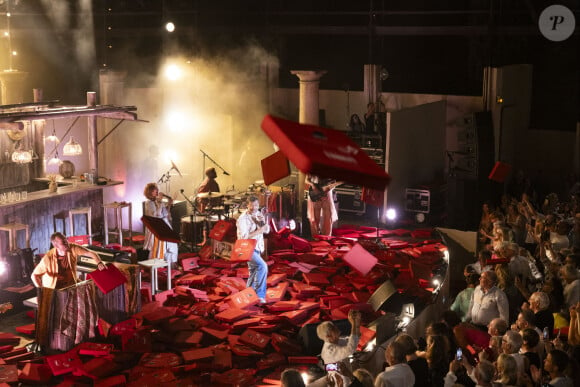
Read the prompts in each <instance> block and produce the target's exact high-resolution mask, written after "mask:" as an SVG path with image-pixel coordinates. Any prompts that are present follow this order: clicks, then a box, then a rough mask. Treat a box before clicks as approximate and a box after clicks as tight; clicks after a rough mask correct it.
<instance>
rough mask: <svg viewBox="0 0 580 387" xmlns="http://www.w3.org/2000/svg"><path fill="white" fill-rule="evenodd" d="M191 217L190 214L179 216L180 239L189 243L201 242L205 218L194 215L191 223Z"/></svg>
mask: <svg viewBox="0 0 580 387" xmlns="http://www.w3.org/2000/svg"><path fill="white" fill-rule="evenodd" d="M191 218H192V217H191V216H184V217H182V218H181V229H180V235H181V240H182V241H184V242H189V243H201V242H203V223H204V221H205V218H204V217H203V216H194V217H193V223H192V221H191Z"/></svg>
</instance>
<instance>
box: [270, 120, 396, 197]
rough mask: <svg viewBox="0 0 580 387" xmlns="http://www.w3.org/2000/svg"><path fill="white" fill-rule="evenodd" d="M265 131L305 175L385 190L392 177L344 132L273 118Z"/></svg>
mask: <svg viewBox="0 0 580 387" xmlns="http://www.w3.org/2000/svg"><path fill="white" fill-rule="evenodd" d="M262 129H263V131H264V132H265V133H266V134H267V135H268V137H270V139H271V140H272V141H274V143H276V144H277V145H278V146H279V147H280V151H281V152H282V153H284V155H285V156H286V157H288V159H289V160H290V161H291V162H292V163H293V164H294V165H296V167H297V168H298V169H299V170H300V171H301V172H304V173H310V174H314V175H317V176H320V177H330V178H333V179H336V180H342V181H347V182H349V183H353V184H358V185H362V186H365V187H369V188H375V189H385V188H386V186H387V184H388V183H389V180H390V177H389V175H388V174H387V173H386V172H385V170H384V168H382V167H380V166H379V165H378V164H377V163H376V162H375V161H374V160H372V159H371V158H370V157H369V156H368V155H367V154H366V152H364V151H363V150H362V149H361V148H360V147H359V146H358V145H357V144H356V143H355V142H354V141H353V140H352V139H350V138H349V137H348V136H347V135H346V134H345V133H344V132H343V131H340V130H333V129H327V128H322V127H319V126H315V125H303V124H299V123H297V122H293V121H289V120H285V119H282V118H278V117H273V116H271V115H266V116H265V117H264V119H263V121H262Z"/></svg>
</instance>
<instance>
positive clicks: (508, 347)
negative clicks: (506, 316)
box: [501, 330, 526, 374]
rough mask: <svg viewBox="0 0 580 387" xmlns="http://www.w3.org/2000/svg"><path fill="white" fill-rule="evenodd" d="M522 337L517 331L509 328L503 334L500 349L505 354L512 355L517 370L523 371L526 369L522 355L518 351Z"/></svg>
mask: <svg viewBox="0 0 580 387" xmlns="http://www.w3.org/2000/svg"><path fill="white" fill-rule="evenodd" d="M522 344H523V339H522V336H521V335H520V334H519V332H516V331H512V330H509V331H507V332H506V333H505V335H503V338H502V344H501V349H502V351H503V353H505V354H506V355H510V356H512V357H513V358H514V359H515V361H516V363H517V365H518V372H520V373H522V374H523V373H524V372H525V371H526V367H525V361H524V355H522V354H521V353H520V348H521V347H522Z"/></svg>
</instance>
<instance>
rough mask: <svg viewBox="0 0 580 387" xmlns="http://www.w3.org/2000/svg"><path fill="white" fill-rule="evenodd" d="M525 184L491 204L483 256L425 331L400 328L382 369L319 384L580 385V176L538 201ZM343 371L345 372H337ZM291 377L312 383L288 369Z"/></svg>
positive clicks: (483, 227)
mask: <svg viewBox="0 0 580 387" xmlns="http://www.w3.org/2000/svg"><path fill="white" fill-rule="evenodd" d="M518 177H519V175H518ZM526 183H529V181H528V180H526V179H521V180H518V179H515V182H514V183H513V184H512V186H511V187H508V188H510V189H508V191H510V192H511V193H512V194H511V195H510V194H508V193H506V194H504V195H503V196H502V198H501V200H500V201H499V203H498V205H497V206H494V205H493V204H492V203H491V202H487V203H485V204H484V205H483V207H482V216H481V222H480V225H479V230H478V231H477V235H478V248H477V250H478V252H477V256H476V257H475V258H474V262H473V263H471V264H469V265H467V266H466V267H465V269H464V277H465V284H466V287H465V289H463V290H462V291H460V292H459V293H458V294H456V295H451V296H452V297H453V298H454V301H453V303H452V304H451V306H450V308H449V310H446V311H444V312H443V314H442V316H441V320H440V321H437V322H433V323H431V324H430V325H429V326H428V327H427V329H426V332H425V336H424V337H423V338H419V337H411V336H409V335H407V334H405V333H399V334H398V335H397V336H396V337H394V338H392V339H390V340H389V341H388V342H387V346H386V350H385V362H386V368H385V369H384V371H383V372H381V373H379V374H378V375H374V376H373V375H371V374H370V373H369V372H368V371H366V370H362V369H359V370H356V371H355V373H353V372H351V371H352V370H350V369H347V368H348V367H343V366H342V365H341V366H339V367H338V371H333V372H329V375H331V376H332V377H327V378H326V379H324V381H322V382H321V380H318V381H317V382H318V383H321V384H319V385H332V386H360V385H362V386H373V385H374V386H377V387H378V386H381V387H382V386H396V387H407V386H435V387H439V386H444V387H451V386H466V387H472V386H486V387H487V386H518V387H520V386H526V387H531V386H541V387H544V386H553V387H572V386H580V366H579V361H580V360H579V359H580V324H579V321H578V311H579V310H580V189H578V186H579V184H578V183H576V185H575V191H572V192H568V195H567V196H566V197H562V198H559V197H558V195H556V194H553V193H552V194H548V195H545V197H544V198H542V199H541V200H538V198H537V195H534V194H533V191H532V190H531V188H532V187H531V186H530V185H529V184H526ZM514 187H515V189H514ZM514 192H516V194H514ZM349 319H350V320H351V323H353V330H352V333H351V337H350V338H349V339H348V340H346V341H344V344H340V345H344V347H342V349H340V350H337V348H336V347H333V348H334V351H335V352H334V353H340V354H341V356H344V358H343V360H346V358H347V357H348V356H349V355H351V354H352V352H354V350H353V348H355V347H356V345H354V344H353V343H354V342H357V341H358V337H357V336H356V335H357V332H358V331H359V328H358V324H359V323H360V318H358V317H354V318H353V317H352V316H349ZM323 324H324V323H323ZM321 329H322V328H321ZM322 330H323V331H324V332H323V333H322V335H321V336H320V337H321V339H323V340H324V341H325V342H327V341H328V340H329V338H330V340H333V341H334V342H335V343H338V338H337V337H334V336H335V335H336V330H335V329H334V328H333V327H332V326H328V327H324V328H323V329H322ZM319 334H321V331H319ZM327 335H328V337H327ZM422 342H423V343H424V345H421V343H422ZM329 345H330V344H329ZM334 345H335V346H336V345H338V344H334ZM325 348H326V350H327V351H328V348H330V347H328V346H327V344H325ZM323 352H324V349H323ZM323 355H324V354H323ZM323 357H324V356H323ZM335 357H336V356H335ZM332 361H333V362H337V363H340V361H338V359H335V358H333V359H332ZM325 363H326V361H325ZM345 363H348V362H345ZM286 372H288V373H290V374H292V373H293V372H295V370H287V371H286ZM341 372H344V374H345V375H346V377H341V378H338V377H336V373H341ZM294 376H295V375H294ZM373 379H374V380H373ZM293 380H294V379H293ZM282 385H283V386H303V385H304V384H303V382H302V381H301V380H298V378H296V380H295V381H294V382H293V383H290V382H285V381H284V378H283V380H282Z"/></svg>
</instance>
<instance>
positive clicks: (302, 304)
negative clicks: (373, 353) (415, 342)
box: [0, 226, 444, 387]
mask: <svg viewBox="0 0 580 387" xmlns="http://www.w3.org/2000/svg"><path fill="white" fill-rule="evenodd" d="M335 233H336V236H333V237H326V238H323V237H320V238H317V240H316V241H306V240H304V239H301V238H298V237H296V236H294V235H292V234H290V235H286V236H284V237H281V238H283V239H284V240H278V241H276V243H272V245H276V246H285V247H287V248H284V249H280V248H278V249H277V250H275V251H270V255H269V260H268V265H269V276H268V291H267V304H264V305H260V304H259V299H258V297H257V295H256V293H255V292H254V290H253V289H251V288H246V279H247V277H248V268H247V265H246V264H245V263H243V262H242V263H236V262H231V261H226V260H222V259H207V256H206V258H204V257H200V256H198V255H196V254H187V255H183V256H182V257H181V265H182V267H183V268H184V270H183V271H182V272H178V273H177V274H176V275H175V278H174V279H173V281H174V282H173V283H175V287H174V288H173V289H171V290H168V291H164V292H162V293H159V294H156V295H154V296H153V297H151V294H150V292H148V291H147V288H146V287H144V288H143V289H142V295H143V299H144V304H143V307H142V310H141V311H140V312H139V313H138V314H135V315H133V316H132V317H131V318H130V319H128V320H126V321H123V322H120V323H118V324H116V325H112V326H111V325H110V324H108V323H107V322H106V321H103V320H101V321H100V323H99V336H98V339H97V340H95V342H92V343H82V344H80V345H78V346H76V347H75V348H73V349H72V350H70V351H68V352H66V353H63V354H58V355H52V356H44V357H34V358H30V355H27V356H28V357H19V354H18V353H15V351H17V350H14V349H13V348H8V347H0V351H3V352H0V367H2V370H4V371H1V370H0V375H3V376H0V386H1V385H2V384H1V383H16V382H18V381H20V382H23V383H30V382H36V383H41V384H50V383H53V384H58V383H60V384H58V385H61V386H69V385H94V386H101V387H102V386H117V385H124V384H125V385H130V386H163V385H171V386H176V385H177V386H179V385H184V386H185V385H189V386H191V385H194V386H195V385H200V386H201V385H215V386H227V385H237V386H251V385H252V386H253V385H257V384H260V383H261V384H263V385H275V384H279V375H280V372H281V371H282V370H283V369H284V368H286V367H294V368H300V367H301V366H308V365H309V364H316V363H317V362H318V359H317V357H316V356H311V355H310V356H307V355H306V354H305V351H304V346H303V344H302V342H301V340H300V335H299V332H300V330H301V328H302V327H304V326H306V325H308V324H317V323H319V322H321V321H324V320H341V319H345V318H347V315H348V312H349V310H351V309H353V308H354V309H358V310H360V311H361V312H362V316H363V325H366V324H368V323H370V322H372V321H374V320H375V319H377V318H378V317H380V315H381V314H382V313H383V312H381V311H378V312H377V311H375V310H373V308H372V307H371V306H370V305H369V304H368V303H367V300H368V299H369V298H370V296H371V295H372V294H373V292H374V291H375V290H376V289H378V288H379V287H380V286H381V284H383V283H384V282H385V281H386V280H387V279H392V281H393V283H394V284H395V285H396V287H397V288H398V289H399V291H401V292H412V293H413V294H415V295H417V296H418V297H422V298H424V300H425V302H430V299H431V298H432V293H431V290H432V289H430V287H431V284H430V282H431V281H430V278H431V276H432V273H433V271H434V270H435V269H436V268H437V267H438V265H441V263H442V258H443V253H442V250H443V249H444V246H442V245H441V243H440V241H439V240H437V239H431V238H433V235H432V231H431V230H415V231H412V232H411V231H408V230H378V231H377V229H374V228H369V227H354V226H352V227H349V226H345V227H341V228H339V229H337V230H335ZM203 254H205V253H202V255H203ZM395 271H396V272H397V273H398V275H397V276H396V278H395V277H394V276H393V272H395ZM160 277H161V278H160V281H162V277H163V273H160ZM373 336H374V331H372V330H370V329H366V328H363V338H362V339H361V343H360V345H359V348H360V349H362V348H363V347H364V345H365V344H366V342H368V341H369V340H371V339H372V338H373ZM6 340H9V338H6ZM6 340H4V341H3V336H2V335H0V345H3V344H4V345H7V346H10V345H14V342H10V343H8V344H6ZM3 348H4V349H3ZM20 355H21V354H20ZM2 363H5V364H2Z"/></svg>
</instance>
